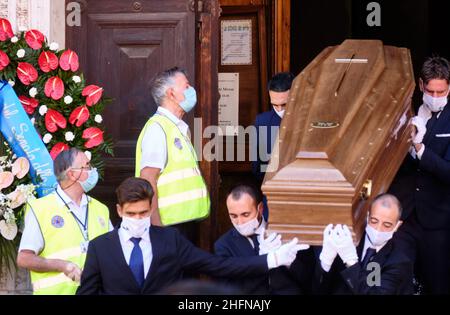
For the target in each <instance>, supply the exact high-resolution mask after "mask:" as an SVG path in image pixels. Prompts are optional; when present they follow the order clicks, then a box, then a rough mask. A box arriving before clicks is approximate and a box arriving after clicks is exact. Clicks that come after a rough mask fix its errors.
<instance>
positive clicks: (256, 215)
mask: <svg viewBox="0 0 450 315" xmlns="http://www.w3.org/2000/svg"><path fill="white" fill-rule="evenodd" d="M226 202H227V208H228V214H229V216H230V219H231V222H232V223H233V225H234V227H233V228H231V229H230V230H229V231H228V232H226V233H225V234H224V235H222V236H221V237H220V238H219V239H218V240H217V241H216V243H215V244H214V250H215V253H216V254H217V255H220V256H223V257H247V258H249V259H252V258H254V257H256V256H258V255H262V254H266V253H268V252H270V251H272V250H276V249H277V248H279V247H280V246H281V235H276V234H275V233H272V234H271V235H269V236H268V237H267V238H266V237H265V235H264V232H265V227H266V221H265V220H264V218H263V216H262V210H263V205H262V201H261V193H260V192H259V190H257V189H256V188H255V187H252V186H250V185H242V184H239V185H237V186H235V187H234V188H232V189H231V191H230V192H229V194H228V196H227V200H226ZM313 266H314V253H313V252H312V250H305V251H301V252H300V253H298V255H297V259H296V260H295V261H294V262H293V264H292V265H291V266H290V267H289V268H288V267H282V268H277V269H274V270H271V271H269V273H268V274H261V275H254V276H248V277H240V278H233V279H231V278H228V279H224V280H223V282H224V283H226V284H228V285H233V286H235V287H238V288H240V289H241V290H242V291H243V292H244V293H246V294H300V293H310V289H311V281H312V277H311V276H312V273H313V271H314V267H313Z"/></svg>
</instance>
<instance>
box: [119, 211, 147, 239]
mask: <svg viewBox="0 0 450 315" xmlns="http://www.w3.org/2000/svg"><path fill="white" fill-rule="evenodd" d="M122 227H123V228H124V229H125V230H127V231H128V233H130V235H131V236H132V237H142V235H144V233H148V230H149V229H150V217H145V218H142V219H134V218H130V217H125V216H123V217H122Z"/></svg>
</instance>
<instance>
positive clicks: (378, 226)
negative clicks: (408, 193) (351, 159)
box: [314, 194, 413, 295]
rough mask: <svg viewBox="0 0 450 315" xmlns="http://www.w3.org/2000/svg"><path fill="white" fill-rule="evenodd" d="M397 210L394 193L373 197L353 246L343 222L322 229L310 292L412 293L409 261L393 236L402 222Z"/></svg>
mask: <svg viewBox="0 0 450 315" xmlns="http://www.w3.org/2000/svg"><path fill="white" fill-rule="evenodd" d="M401 213H402V208H401V205H400V202H399V201H398V199H397V198H396V197H395V196H393V195H390V194H382V195H379V196H378V197H376V198H375V199H374V201H373V202H372V205H371V207H370V210H369V212H368V215H367V225H366V229H365V233H364V235H363V237H362V239H361V241H360V242H359V244H358V246H357V247H356V246H355V245H354V244H353V240H352V236H351V232H350V230H349V228H348V227H347V226H346V225H344V226H342V225H340V224H337V225H336V226H334V227H333V225H332V224H330V225H328V226H327V227H326V228H325V230H324V237H323V239H324V240H323V247H322V252H321V253H320V264H318V266H317V268H316V275H315V281H314V282H315V283H314V291H315V292H316V293H321V294H363V295H366V294H389V295H393V294H395V295H398V294H412V293H413V264H412V262H411V260H410V259H409V258H408V257H407V256H406V255H405V254H404V253H403V251H402V249H400V248H399V247H398V246H396V245H395V239H393V236H394V234H395V232H396V231H397V230H398V228H399V227H400V225H401V224H402V221H401V220H400V217H401ZM338 256H339V258H337V257H338Z"/></svg>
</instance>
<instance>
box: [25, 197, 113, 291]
mask: <svg viewBox="0 0 450 315" xmlns="http://www.w3.org/2000/svg"><path fill="white" fill-rule="evenodd" d="M58 198H59V197H58V196H57V195H56V194H55V193H52V194H49V195H47V196H45V197H42V198H39V199H35V200H32V201H30V202H29V204H28V205H27V209H26V211H30V210H31V211H33V213H34V215H35V217H36V219H37V221H38V223H39V228H40V229H41V232H42V237H43V239H44V248H43V250H42V252H41V253H39V256H40V257H43V258H46V259H62V260H66V261H70V262H72V263H74V264H76V265H77V266H78V267H79V268H83V267H84V261H85V259H86V253H83V252H82V250H81V245H82V244H83V243H84V238H83V235H82V232H81V230H80V227H79V226H78V223H77V222H76V220H75V218H74V217H73V216H72V214H71V213H70V211H69V210H68V209H67V207H66V206H65V205H64V204H62V203H61V202H60V200H58ZM88 198H89V211H88V234H89V239H90V240H92V239H94V238H95V237H97V236H99V235H101V234H104V233H107V232H108V230H109V211H108V208H107V207H106V206H105V205H104V204H102V203H100V202H98V201H97V200H95V199H94V198H91V197H88ZM30 275H31V282H32V284H33V294H75V292H76V290H77V287H78V283H75V282H74V281H72V280H70V279H69V278H68V277H66V276H65V275H64V273H60V272H34V271H31V272H30Z"/></svg>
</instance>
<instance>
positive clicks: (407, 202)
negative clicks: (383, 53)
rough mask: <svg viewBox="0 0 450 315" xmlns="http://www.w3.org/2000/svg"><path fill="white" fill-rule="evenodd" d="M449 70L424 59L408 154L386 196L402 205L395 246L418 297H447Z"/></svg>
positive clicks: (437, 60)
mask: <svg viewBox="0 0 450 315" xmlns="http://www.w3.org/2000/svg"><path fill="white" fill-rule="evenodd" d="M449 80H450V66H449V62H448V61H447V60H446V59H444V58H441V57H431V58H429V59H427V60H426V61H425V63H424V65H423V67H422V71H421V75H420V79H419V86H420V90H421V91H422V92H423V104H422V105H421V106H420V108H419V111H418V115H417V116H416V117H414V120H413V122H412V123H413V124H414V125H415V126H416V128H417V133H416V132H415V133H414V134H413V144H412V146H411V149H410V154H408V155H407V157H406V158H405V160H404V162H403V164H402V166H401V167H400V169H399V171H398V173H397V175H396V177H395V179H394V181H393V183H392V185H391V188H390V192H391V193H392V194H394V195H396V196H397V197H398V198H399V199H400V202H401V203H402V205H403V206H404V209H405V211H404V214H403V220H404V221H405V223H404V224H403V226H402V228H401V229H400V230H399V233H398V237H399V240H400V241H401V242H400V244H401V246H403V247H405V248H406V249H409V251H408V252H409V253H408V254H409V257H410V258H411V259H412V260H415V261H416V266H415V273H416V276H417V278H418V280H419V282H420V283H421V284H422V285H423V292H424V293H431V294H449V293H450V107H449V106H448V105H447V101H448V99H447V98H448V94H449V82H450V81H449Z"/></svg>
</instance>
